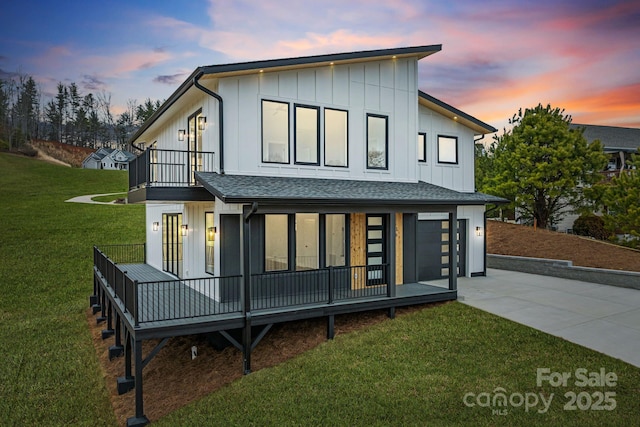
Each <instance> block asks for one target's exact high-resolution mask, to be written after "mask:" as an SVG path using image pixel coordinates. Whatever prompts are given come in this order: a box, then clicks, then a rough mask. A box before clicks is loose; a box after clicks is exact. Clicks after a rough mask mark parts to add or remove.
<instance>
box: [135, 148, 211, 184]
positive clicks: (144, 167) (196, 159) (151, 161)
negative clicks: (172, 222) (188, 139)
mask: <svg viewBox="0 0 640 427" xmlns="http://www.w3.org/2000/svg"><path fill="white" fill-rule="evenodd" d="M214 162H215V153H213V152H208V151H181V150H161V149H157V148H149V149H147V150H146V151H144V152H143V153H142V154H140V155H139V156H138V157H136V158H135V159H133V160H131V162H129V188H138V187H141V186H147V187H153V186H160V187H190V186H194V185H197V183H196V181H195V176H194V172H195V171H201V172H213V171H214V170H215V164H214Z"/></svg>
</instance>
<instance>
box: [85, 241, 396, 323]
mask: <svg viewBox="0 0 640 427" xmlns="http://www.w3.org/2000/svg"><path fill="white" fill-rule="evenodd" d="M143 263H144V244H142V245H114V246H106V247H104V248H103V249H102V250H101V249H99V248H97V247H95V246H94V266H95V268H96V271H97V272H98V273H99V274H100V275H101V276H102V277H103V278H104V281H103V282H104V283H106V286H107V287H109V288H111V289H112V290H113V294H114V295H115V297H116V298H117V299H118V300H119V301H120V302H121V303H122V305H123V306H124V309H125V311H126V312H128V313H129V314H131V316H132V317H133V320H134V322H135V324H136V325H138V324H140V323H146V322H154V321H162V320H176V319H189V318H196V317H202V316H213V315H222V314H229V313H238V312H242V310H243V308H244V307H243V301H242V300H241V294H242V292H241V290H242V289H241V287H242V286H243V280H242V276H229V277H206V278H197V279H171V280H136V279H135V278H134V276H135V275H133V274H131V272H130V271H127V269H129V270H133V269H134V268H137V267H141V265H140V264H143ZM136 264H138V265H137V266H136ZM142 266H143V267H146V268H148V269H149V271H155V272H156V273H159V272H158V271H157V270H155V269H153V268H152V267H150V266H147V265H145V264H143V265H142ZM138 270H139V269H138ZM388 272H389V271H388V265H386V264H384V265H376V266H355V267H354V266H348V267H329V268H323V269H316V270H305V271H278V272H269V273H262V274H255V275H252V276H251V283H250V288H249V292H250V298H249V300H250V307H249V309H250V310H269V309H278V308H286V307H293V306H305V305H317V304H333V303H335V302H338V301H345V300H354V299H359V298H385V297H387V296H390V295H391V284H390V281H389V280H388ZM137 274H140V273H139V272H138V273H137Z"/></svg>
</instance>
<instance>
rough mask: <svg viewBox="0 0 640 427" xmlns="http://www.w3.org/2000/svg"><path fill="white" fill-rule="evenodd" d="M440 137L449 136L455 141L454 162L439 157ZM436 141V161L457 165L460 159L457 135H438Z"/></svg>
mask: <svg viewBox="0 0 640 427" xmlns="http://www.w3.org/2000/svg"><path fill="white" fill-rule="evenodd" d="M440 138H450V139H453V140H455V142H456V160H455V162H446V161H442V160H441V159H440ZM437 143H438V147H437V148H438V163H439V164H442V165H457V164H458V163H459V161H460V159H459V153H458V151H459V150H458V137H457V136H453V135H438V139H437Z"/></svg>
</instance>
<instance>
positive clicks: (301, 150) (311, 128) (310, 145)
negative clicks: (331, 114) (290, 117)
mask: <svg viewBox="0 0 640 427" xmlns="http://www.w3.org/2000/svg"><path fill="white" fill-rule="evenodd" d="M319 111H320V109H319V108H318V107H310V106H306V105H296V106H295V127H296V134H295V135H296V140H295V162H296V163H299V164H306V165H319V164H320V113H319Z"/></svg>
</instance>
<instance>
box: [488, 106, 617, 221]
mask: <svg viewBox="0 0 640 427" xmlns="http://www.w3.org/2000/svg"><path fill="white" fill-rule="evenodd" d="M509 123H510V124H511V125H513V128H512V129H511V130H509V131H507V130H505V132H504V133H503V134H502V135H501V136H499V137H497V136H496V137H494V142H493V144H492V146H491V147H490V149H489V156H491V157H492V159H491V161H490V169H489V170H487V171H486V174H485V176H483V177H482V178H481V179H482V180H483V181H484V182H482V183H481V185H482V187H481V188H480V190H481V191H485V192H488V193H491V194H495V195H498V196H502V197H504V198H507V199H509V200H512V207H514V208H515V209H516V210H517V212H518V214H519V215H520V218H521V219H523V220H525V221H526V222H533V221H534V220H535V221H536V222H537V224H538V226H539V227H542V228H547V227H551V226H552V225H553V224H555V223H557V222H558V221H560V220H561V219H562V216H563V214H564V213H566V212H567V211H569V210H574V209H576V208H578V207H579V206H581V205H582V204H583V203H584V199H585V196H584V193H583V191H582V188H583V187H588V186H591V185H593V184H595V183H597V182H598V181H599V179H600V174H599V172H600V171H601V170H602V168H603V167H604V165H605V164H606V156H605V155H604V153H603V151H602V146H601V145H600V142H599V141H594V142H593V143H591V144H589V143H587V141H586V139H585V138H584V137H583V136H582V130H581V129H571V128H569V124H570V123H571V116H568V115H565V114H564V110H561V109H559V108H552V107H551V106H550V105H547V106H546V107H543V106H542V105H541V104H539V105H538V106H537V107H535V108H531V109H526V110H525V111H524V112H523V111H522V110H520V111H518V113H517V114H514V116H513V117H512V118H511V119H510V120H509Z"/></svg>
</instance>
